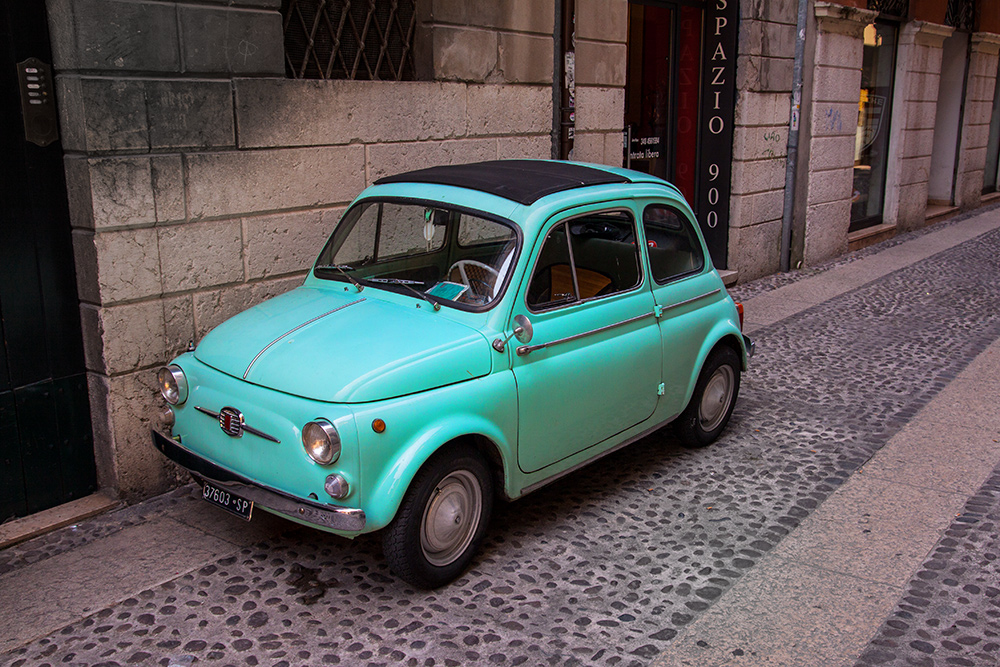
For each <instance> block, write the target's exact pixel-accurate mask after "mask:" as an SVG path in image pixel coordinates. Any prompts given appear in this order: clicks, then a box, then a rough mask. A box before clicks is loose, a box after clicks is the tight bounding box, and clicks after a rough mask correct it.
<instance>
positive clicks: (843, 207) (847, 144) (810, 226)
mask: <svg viewBox="0 0 1000 667" xmlns="http://www.w3.org/2000/svg"><path fill="white" fill-rule="evenodd" d="M815 15H816V22H817V34H816V62H815V70H814V77H813V88H812V96H811V97H812V105H811V108H810V109H804V110H803V113H808V114H810V127H811V129H812V134H811V137H809V141H810V142H811V146H810V151H809V175H808V181H809V182H808V184H807V186H806V192H807V194H806V228H805V246H804V250H803V261H804V263H805V264H815V263H817V262H821V261H823V260H824V259H828V258H830V257H834V256H836V255H840V254H843V253H845V252H847V228H848V227H849V225H850V218H851V193H852V190H853V184H854V180H853V169H854V141H855V135H856V133H857V124H858V96H859V91H860V90H861V65H862V45H863V39H864V27H865V25H866V24H867V23H868V22H870V21H871V20H872V19H874V13H873V12H869V11H867V10H859V9H846V8H842V7H838V6H836V5H834V4H832V3H817V4H816V7H815Z"/></svg>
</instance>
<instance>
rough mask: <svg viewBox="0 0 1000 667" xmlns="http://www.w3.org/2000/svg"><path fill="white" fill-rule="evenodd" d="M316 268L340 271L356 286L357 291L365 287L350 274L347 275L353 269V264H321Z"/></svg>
mask: <svg viewBox="0 0 1000 667" xmlns="http://www.w3.org/2000/svg"><path fill="white" fill-rule="evenodd" d="M316 268H317V269H318V270H324V269H326V270H330V269H335V270H337V271H340V273H341V275H343V276H344V277H345V278H347V279H348V280H350V281H351V284H352V285H354V286H355V287H357V288H358V291H359V292H360V291H361V290H363V289H364V288H365V287H364V285H362V284H361V283H359V282H358V281H357V280H355V279H354V278H352V277H351V276H349V275H348V274H347V272H348V271H353V270H354V267H353V266H350V265H348V264H321V265H320V266H317V267H316Z"/></svg>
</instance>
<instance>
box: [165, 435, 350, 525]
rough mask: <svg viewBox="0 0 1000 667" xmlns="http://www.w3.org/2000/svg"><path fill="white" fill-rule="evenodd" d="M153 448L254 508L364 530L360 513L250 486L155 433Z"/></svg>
mask: <svg viewBox="0 0 1000 667" xmlns="http://www.w3.org/2000/svg"><path fill="white" fill-rule="evenodd" d="M152 433H153V445H154V446H155V447H156V448H157V449H158V450H160V451H161V452H162V453H163V455H164V456H166V457H167V458H168V459H170V460H171V461H173V462H174V463H176V464H177V465H179V466H181V467H182V468H185V469H187V470H188V471H190V472H191V474H192V475H194V476H195V478H197V479H198V480H199V481H201V480H204V481H206V482H210V483H211V484H214V485H215V486H218V487H219V488H222V489H226V490H227V491H231V492H232V493H234V494H236V495H237V496H240V497H241V498H245V499H246V500H252V501H253V503H254V504H255V505H260V506H261V507H263V508H266V509H268V510H270V511H271V512H274V513H275V514H280V515H282V516H286V517H288V518H290V519H295V520H297V521H305V522H306V523H311V524H314V525H317V526H322V527H323V528H330V529H332V530H343V531H349V532H359V531H361V530H364V528H365V513H364V511H363V510H360V509H354V508H350V507H335V506H333V505H323V504H322V503H317V502H312V501H310V500H304V499H302V498H296V497H294V496H290V495H288V494H287V493H282V492H281V491H278V490H276V489H272V488H270V487H267V486H264V485H262V484H258V483H256V482H253V481H251V480H249V479H247V478H245V477H243V476H241V475H238V474H236V473H234V472H232V471H230V470H226V469H225V468H223V467H222V466H219V465H216V464H215V463H212V462H211V461H209V460H207V459H204V458H202V457H201V456H199V455H197V454H195V453H194V452H192V451H191V450H190V449H188V448H186V447H184V446H183V445H181V444H180V443H179V442H177V441H176V440H174V439H173V438H168V437H167V436H165V435H163V434H162V433H160V432H159V431H156V430H154V431H153V432H152Z"/></svg>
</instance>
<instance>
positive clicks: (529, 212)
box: [153, 160, 753, 587]
mask: <svg viewBox="0 0 1000 667" xmlns="http://www.w3.org/2000/svg"><path fill="white" fill-rule="evenodd" d="M741 320H742V308H738V307H737V304H735V303H734V302H733V300H732V299H731V298H730V297H729V295H728V294H727V292H726V289H725V287H724V286H723V283H722V280H721V279H720V277H719V274H718V273H717V272H716V270H715V269H714V268H713V267H712V265H711V262H710V260H709V256H708V253H707V250H706V247H705V242H704V240H703V238H702V236H701V234H700V232H699V230H698V226H697V225H696V224H695V223H694V216H693V215H692V212H691V209H690V208H689V207H688V205H687V204H686V203H685V201H684V198H683V197H682V196H681V194H680V192H679V191H678V190H677V189H676V188H675V187H673V186H672V185H670V184H669V183H667V182H665V181H662V180H660V179H657V178H654V177H651V176H648V175H645V174H641V173H637V172H632V171H627V170H624V169H616V168H609V167H598V166H596V165H582V164H578V163H564V162H554V161H533V160H514V161H494V162H483V163H478V164H469V165H461V166H444V167H432V168H429V169H423V170H419V171H414V172H410V173H405V174H400V175H397V176H391V177H387V178H383V179H381V180H379V181H377V182H376V183H375V185H373V186H372V187H369V188H368V189H366V190H365V191H364V192H362V193H361V195H360V196H359V197H358V198H357V199H356V200H355V201H354V202H353V203H352V205H351V206H350V208H349V209H348V210H347V212H346V213H345V214H344V216H343V218H342V219H341V220H340V222H339V223H338V224H337V227H336V228H335V229H334V230H333V233H332V235H331V236H330V238H329V240H328V241H327V243H326V246H325V247H324V248H323V249H322V250H321V252H320V253H319V257H318V259H317V260H316V263H315V265H314V266H313V267H312V270H311V271H310V273H309V276H308V278H306V280H305V282H304V284H303V285H302V286H301V287H298V288H297V289H294V290H292V291H290V292H288V293H286V294H284V295H282V296H279V297H277V298H274V299H271V300H269V301H266V302H265V303H262V304H260V305H258V306H256V307H254V308H251V309H249V310H247V311H245V312H243V313H241V314H240V315H237V316H236V317H234V318H232V319H230V320H228V321H227V322H225V323H223V324H222V325H220V326H219V327H217V328H216V329H215V330H213V331H212V332H211V333H210V334H208V335H207V336H206V337H205V338H204V339H203V340H202V341H201V342H200V343H199V345H198V346H197V348H196V349H194V350H193V351H191V352H188V353H186V354H183V355H181V356H180V357H178V358H176V359H175V360H173V361H172V362H171V363H170V365H169V366H166V367H165V368H162V369H161V370H160V371H159V382H160V387H161V391H162V393H163V397H164V398H165V399H166V401H167V403H169V410H170V419H169V420H168V421H170V422H172V425H171V426H170V429H171V431H172V432H171V433H162V432H158V431H154V432H153V441H154V443H155V445H156V447H157V448H158V449H159V450H160V451H161V452H163V454H165V455H166V456H168V457H169V458H170V459H172V460H173V461H175V462H176V463H178V464H179V465H181V466H182V467H184V468H186V469H188V470H189V471H191V473H193V475H194V477H195V478H196V479H197V480H198V481H199V482H200V484H201V485H202V489H203V495H204V497H205V498H206V499H207V500H209V501H210V502H212V503H214V504H216V505H220V506H222V507H224V508H225V509H228V510H230V511H232V512H235V513H237V514H239V515H240V516H242V517H244V518H247V519H249V518H250V514H251V511H252V510H253V509H254V508H255V507H256V508H260V509H264V510H267V511H269V512H273V513H275V514H278V515H281V516H283V517H287V518H289V519H292V520H294V521H298V522H301V523H305V524H309V525H312V526H315V527H317V528H320V529H322V530H326V531H329V532H332V533H336V534H338V535H344V536H348V537H350V536H355V535H358V534H360V533H365V532H370V531H376V530H381V531H383V545H384V551H385V556H386V558H387V560H388V563H389V566H390V568H391V569H392V570H393V571H394V572H395V573H396V574H397V575H398V576H399V577H401V578H402V579H404V580H406V581H408V582H410V583H412V584H414V585H416V586H421V587H435V586H440V585H442V584H444V583H447V582H448V581H450V580H452V579H454V578H455V577H457V576H458V575H460V574H461V573H462V572H463V571H464V569H465V568H466V567H467V566H468V565H469V563H470V561H471V560H472V558H473V556H474V555H475V552H476V549H477V547H478V545H479V543H480V542H481V540H482V538H483V535H484V533H485V531H486V529H487V524H488V522H489V518H490V513H491V509H492V507H493V502H494V499H495V498H500V499H503V500H513V499H516V498H520V497H521V496H523V495H525V494H526V493H529V492H531V491H533V490H535V489H538V488H539V487H541V486H543V485H545V484H547V483H549V482H552V481H553V480H555V479H557V478H558V477H560V476H562V475H565V474H567V473H569V472H571V471H573V470H575V469H577V468H579V467H580V466H582V465H584V464H586V463H589V462H591V461H594V460H595V459H598V458H600V457H601V456H602V455H605V454H607V453H609V452H610V451H612V450H615V449H617V448H619V447H622V446H624V445H626V444H628V443H630V442H632V441H635V440H637V439H639V438H641V437H643V436H644V435H646V434H648V433H650V432H651V431H653V430H655V429H657V428H660V427H661V426H663V425H665V424H668V423H672V425H673V428H674V430H675V432H676V434H677V436H678V438H679V440H680V441H681V442H682V443H683V444H686V445H689V446H699V445H705V444H708V443H710V442H712V441H713V440H714V439H715V438H716V437H717V436H718V435H719V434H720V432H721V431H722V430H723V429H724V428H725V426H726V423H727V422H728V421H729V418H730V415H731V413H732V411H733V406H734V404H735V402H736V397H737V393H738V392H739V387H740V374H741V372H742V371H743V370H744V369H745V368H746V363H747V359H748V357H749V356H750V355H751V354H752V351H753V346H752V344H751V342H750V340H749V339H748V338H746V337H745V336H744V335H743V334H742V331H741V328H742V321H741Z"/></svg>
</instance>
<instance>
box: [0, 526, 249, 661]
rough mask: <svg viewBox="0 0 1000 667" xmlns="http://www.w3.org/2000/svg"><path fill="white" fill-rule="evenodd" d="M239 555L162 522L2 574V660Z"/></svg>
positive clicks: (227, 546)
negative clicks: (79, 621)
mask: <svg viewBox="0 0 1000 667" xmlns="http://www.w3.org/2000/svg"><path fill="white" fill-rule="evenodd" d="M238 548H239V546H238V545H236V544H234V543H233V542H228V541H226V540H223V539H219V538H216V537H212V536H211V535H206V534H205V533H204V532H202V531H199V530H196V529H194V528H191V527H189V526H186V525H184V524H182V523H179V522H177V521H174V520H172V519H169V518H165V517H160V518H157V519H155V520H152V521H149V522H148V523H143V524H140V525H137V526H132V527H129V528H125V529H123V530H121V531H119V532H117V533H115V534H114V535H111V536H109V537H107V538H104V539H102V540H100V541H98V542H92V543H90V544H86V545H84V546H82V547H80V548H78V549H73V550H72V551H68V552H66V553H63V554H59V555H58V556H55V557H53V558H49V559H47V560H45V561H42V562H41V563H38V564H36V565H34V566H32V567H30V568H25V569H23V570H19V571H16V572H11V573H9V574H7V575H4V576H3V577H0V609H2V610H3V618H4V621H3V623H0V654H2V653H3V652H4V651H6V650H8V649H10V648H12V647H15V646H19V645H21V644H24V643H25V642H27V641H29V640H31V639H33V638H35V637H40V636H44V635H46V634H48V633H50V632H52V631H54V630H57V629H59V628H61V627H63V626H64V625H66V624H68V623H71V622H72V621H75V620H77V619H79V618H82V617H84V616H87V615H88V614H90V613H92V612H94V611H96V610H98V609H103V608H105V607H108V606H110V605H112V604H114V603H116V602H119V601H121V600H123V599H125V598H127V597H129V596H130V595H133V594H135V593H136V592H137V591H141V590H144V589H147V588H150V587H153V586H156V585H158V584H161V583H163V582H165V581H169V580H171V579H174V578H176V577H177V576H178V575H180V574H182V573H184V572H186V571H188V570H191V569H194V568H197V567H201V566H202V564H204V563H205V562H206V561H208V560H210V559H214V558H219V557H221V556H223V555H224V554H228V553H232V552H234V551H236V550H237V549H238Z"/></svg>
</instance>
